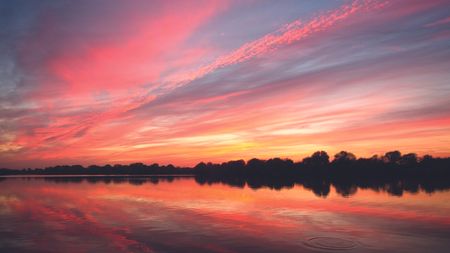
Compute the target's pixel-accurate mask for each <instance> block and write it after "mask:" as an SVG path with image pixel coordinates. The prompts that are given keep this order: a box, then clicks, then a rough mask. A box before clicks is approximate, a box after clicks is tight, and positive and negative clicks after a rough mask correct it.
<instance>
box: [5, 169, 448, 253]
mask: <svg viewBox="0 0 450 253" xmlns="http://www.w3.org/2000/svg"><path fill="white" fill-rule="evenodd" d="M319 195H320V194H317V193H314V192H313V191H311V190H310V189H307V188H305V187H304V186H302V185H295V186H294V187H289V188H282V189H278V190H275V189H269V188H267V187H265V188H264V187H263V188H259V189H253V188H250V187H248V186H246V185H244V187H236V186H234V187H233V186H230V185H226V184H221V183H217V184H199V183H198V182H197V181H196V180H195V179H194V178H192V177H131V178H130V177H11V178H0V252H198V253H201V252H221V253H222V252H224V253H225V252H245V253H249V252H408V253H411V252H433V253H438V252H443V253H444V252H450V192H449V191H435V192H433V193H432V194H430V193H425V192H423V191H418V192H415V193H410V192H404V193H402V194H401V195H392V194H389V193H388V192H386V191H374V190H370V189H355V190H354V191H353V192H352V194H350V195H343V194H341V193H339V192H337V191H336V189H334V188H333V187H331V189H330V191H329V193H328V194H327V195H326V196H319Z"/></svg>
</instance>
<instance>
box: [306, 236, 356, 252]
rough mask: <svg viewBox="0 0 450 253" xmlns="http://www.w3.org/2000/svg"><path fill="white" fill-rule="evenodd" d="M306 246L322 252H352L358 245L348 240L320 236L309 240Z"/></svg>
mask: <svg viewBox="0 0 450 253" xmlns="http://www.w3.org/2000/svg"><path fill="white" fill-rule="evenodd" d="M305 245H306V246H308V247H310V248H313V249H322V250H350V249H353V248H356V247H357V245H358V244H357V243H356V242H354V241H351V240H348V239H343V238H338V237H326V236H318V237H312V238H309V239H307V240H306V241H305Z"/></svg>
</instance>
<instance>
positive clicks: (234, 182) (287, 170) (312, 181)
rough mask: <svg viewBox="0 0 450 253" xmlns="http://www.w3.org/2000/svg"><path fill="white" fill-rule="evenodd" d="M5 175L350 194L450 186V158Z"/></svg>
mask: <svg viewBox="0 0 450 253" xmlns="http://www.w3.org/2000/svg"><path fill="white" fill-rule="evenodd" d="M0 175H105V176H104V177H97V178H90V179H89V180H88V181H90V182H96V181H98V180H103V181H113V182H121V181H124V179H123V178H122V179H119V178H116V179H111V178H108V176H106V175H172V176H173V175H191V176H195V180H196V181H197V182H198V183H199V184H213V183H224V184H228V185H231V186H236V187H244V186H245V185H248V186H249V187H251V188H255V189H257V188H260V187H269V188H272V189H282V188H284V187H288V188H289V187H293V186H294V185H295V184H300V185H303V187H305V188H308V189H311V190H312V191H313V192H314V193H315V194H316V195H318V196H327V195H328V193H329V192H330V185H333V186H334V187H335V188H336V190H337V192H338V193H340V194H341V195H344V196H347V195H351V194H352V193H354V192H355V191H356V190H357V188H371V189H373V190H377V191H380V190H383V191H387V192H388V193H390V194H393V195H402V193H403V191H408V192H417V191H419V190H423V191H426V192H433V191H435V190H446V189H450V180H449V179H450V158H433V157H431V156H429V155H425V156H423V157H421V158H418V157H417V155H416V154H414V153H409V154H405V155H402V154H401V153H400V152H399V151H391V152H387V153H386V154H385V155H384V156H381V157H379V156H372V157H371V158H359V159H357V158H356V156H355V155H354V154H352V153H350V152H346V151H341V152H339V153H337V154H336V155H335V156H334V159H333V160H332V161H330V158H329V156H328V154H327V153H326V152H325V151H317V152H315V153H314V154H312V156H311V157H307V158H304V159H303V160H302V161H301V162H293V161H292V160H290V159H280V158H273V159H269V160H260V159H256V158H254V159H251V160H249V161H247V162H245V161H244V160H237V161H229V162H225V163H222V164H213V163H204V162H201V163H199V164H197V165H196V166H195V167H193V168H186V167H184V168H183V167H175V166H173V165H166V166H160V165H158V164H156V163H155V164H152V165H145V164H143V163H133V164H130V165H114V166H111V165H105V166H97V165H91V166H89V167H83V166H81V165H71V166H67V165H64V166H55V167H48V168H45V169H23V170H10V169H0ZM49 180H54V181H58V180H62V181H72V182H77V181H82V180H84V179H83V177H75V178H71V179H68V178H59V179H58V178H52V179H49ZM127 180H128V181H129V182H131V183H144V182H152V183H157V182H158V179H154V178H153V179H148V180H147V179H127ZM166 180H169V181H170V180H171V179H168V178H166Z"/></svg>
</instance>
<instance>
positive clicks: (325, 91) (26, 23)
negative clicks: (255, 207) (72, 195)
mask: <svg viewBox="0 0 450 253" xmlns="http://www.w3.org/2000/svg"><path fill="white" fill-rule="evenodd" d="M449 70H450V1H449V0H429V1H422V0H396V1H393V0H391V1H383V0H380V1H372V0H354V1H350V0H348V1H344V0H343V1H339V0H315V1H306V0H305V1H301V0H293V1H288V0H282V1H270V0H243V1H237V0H236V1H232V0H217V1H216V0H207V1H206V0H205V1H201V0H199V1H181V0H180V1H176V0H174V1H163V0H161V1H144V0H142V1H140V0H136V1H120V0H94V1H91V0H89V1H88V0H80V1H69V0H61V1H57V0H52V1H49V0H41V1H25V0H0V167H8V168H25V167H32V168H35V167H45V166H53V165H57V164H81V165H89V164H119V163H122V164H128V163H133V162H144V163H153V162H157V163H160V164H168V163H172V164H175V165H179V166H192V165H195V164H197V163H198V162H200V161H212V162H222V161H228V160H234V159H246V160H247V159H250V158H253V157H258V158H261V159H265V158H270V157H282V158H286V157H289V158H291V159H294V160H300V159H302V158H303V157H306V156H309V155H311V153H313V152H314V151H316V150H326V151H328V153H330V154H331V155H332V154H334V153H337V152H338V151H340V150H347V151H351V152H353V153H355V154H356V155H357V156H359V157H363V156H371V155H373V154H383V153H385V152H387V151H391V150H400V151H402V152H403V153H408V152H416V153H418V154H419V155H423V154H431V155H433V156H449V155H450V99H449V98H450V71H449Z"/></svg>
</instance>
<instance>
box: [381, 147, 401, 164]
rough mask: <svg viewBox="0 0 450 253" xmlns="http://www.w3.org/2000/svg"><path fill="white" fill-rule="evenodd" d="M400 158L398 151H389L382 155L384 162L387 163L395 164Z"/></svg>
mask: <svg viewBox="0 0 450 253" xmlns="http://www.w3.org/2000/svg"><path fill="white" fill-rule="evenodd" d="M401 158H402V153H400V151H397V150H396V151H390V152H387V153H386V154H384V160H385V161H386V162H388V163H397V162H398V161H400V159H401Z"/></svg>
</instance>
